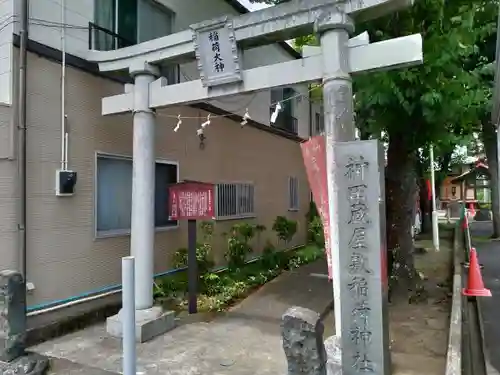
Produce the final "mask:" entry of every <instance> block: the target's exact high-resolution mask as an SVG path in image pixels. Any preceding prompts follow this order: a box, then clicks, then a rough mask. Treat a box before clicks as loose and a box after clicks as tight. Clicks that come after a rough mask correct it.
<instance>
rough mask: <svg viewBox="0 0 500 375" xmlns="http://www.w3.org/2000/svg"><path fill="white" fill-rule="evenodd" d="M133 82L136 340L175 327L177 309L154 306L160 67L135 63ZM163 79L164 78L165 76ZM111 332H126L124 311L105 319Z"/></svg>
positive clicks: (132, 236) (132, 241) (132, 239)
mask: <svg viewBox="0 0 500 375" xmlns="http://www.w3.org/2000/svg"><path fill="white" fill-rule="evenodd" d="M129 73H130V76H131V77H133V78H134V85H133V93H134V99H133V112H132V113H133V155H134V157H133V167H132V169H133V172H132V217H131V231H130V232H131V234H130V254H131V255H132V256H134V257H135V317H136V329H135V332H136V341H138V342H145V341H148V340H150V339H151V338H153V337H155V336H157V335H160V334H162V333H164V332H166V331H168V330H170V329H172V328H173V327H174V326H175V316H174V312H172V311H167V312H164V311H163V308H162V307H161V306H153V293H152V288H153V286H152V281H153V276H154V248H155V169H156V159H155V148H156V147H155V127H156V113H155V110H154V109H152V108H150V105H149V101H150V98H149V95H150V90H149V87H150V85H151V83H153V82H154V81H155V80H156V79H157V78H158V77H159V76H160V74H159V69H158V67H156V66H154V65H151V64H148V63H137V62H135V63H134V64H132V65H131V66H130V68H129ZM163 80H164V79H163ZM106 329H107V331H108V333H109V334H111V335H113V336H118V337H121V336H122V335H123V326H122V311H121V310H120V312H119V313H118V315H115V316H112V317H109V318H108V319H107V321H106Z"/></svg>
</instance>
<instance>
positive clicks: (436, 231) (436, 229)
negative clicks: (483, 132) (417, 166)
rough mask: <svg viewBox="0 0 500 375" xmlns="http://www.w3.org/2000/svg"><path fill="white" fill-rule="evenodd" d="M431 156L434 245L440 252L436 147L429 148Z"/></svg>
mask: <svg viewBox="0 0 500 375" xmlns="http://www.w3.org/2000/svg"><path fill="white" fill-rule="evenodd" d="M429 156H430V159H431V160H430V164H431V192H432V243H433V245H434V250H436V251H439V222H438V213H437V210H436V183H435V182H436V181H435V177H434V147H433V145H431V146H430V147H429Z"/></svg>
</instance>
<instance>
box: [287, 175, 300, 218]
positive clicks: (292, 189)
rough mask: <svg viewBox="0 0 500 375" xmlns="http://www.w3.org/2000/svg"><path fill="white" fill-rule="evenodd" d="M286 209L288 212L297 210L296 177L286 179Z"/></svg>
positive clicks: (297, 186) (297, 185)
mask: <svg viewBox="0 0 500 375" xmlns="http://www.w3.org/2000/svg"><path fill="white" fill-rule="evenodd" d="M288 209H289V210H290V211H298V209H299V179H298V178H297V177H289V178H288Z"/></svg>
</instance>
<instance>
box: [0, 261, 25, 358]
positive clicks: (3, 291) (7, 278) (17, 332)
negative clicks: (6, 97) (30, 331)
mask: <svg viewBox="0 0 500 375" xmlns="http://www.w3.org/2000/svg"><path fill="white" fill-rule="evenodd" d="M0 322H1V326H0V327H1V328H0V342H1V344H2V345H1V348H0V360H1V361H5V362H10V361H12V360H14V359H16V358H18V357H20V356H22V355H23V354H24V350H25V342H26V291H25V286H24V281H23V276H22V275H21V274H20V273H19V272H16V271H10V270H5V271H1V272H0Z"/></svg>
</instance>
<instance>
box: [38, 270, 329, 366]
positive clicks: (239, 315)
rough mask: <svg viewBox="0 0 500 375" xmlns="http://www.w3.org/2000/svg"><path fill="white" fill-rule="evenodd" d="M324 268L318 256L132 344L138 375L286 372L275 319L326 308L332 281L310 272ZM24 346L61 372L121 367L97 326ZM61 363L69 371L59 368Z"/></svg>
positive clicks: (114, 347)
mask: <svg viewBox="0 0 500 375" xmlns="http://www.w3.org/2000/svg"><path fill="white" fill-rule="evenodd" d="M326 271H327V268H326V262H325V261H324V260H320V261H317V262H315V263H312V264H309V265H306V266H303V267H300V268H298V269H295V270H293V271H290V272H286V273H284V274H283V275H281V276H280V277H278V278H276V279H274V280H273V281H272V282H270V283H268V284H266V285H264V286H263V287H262V288H260V289H259V290H258V291H256V292H255V293H253V294H252V295H251V296H249V297H248V298H246V299H245V300H244V301H242V302H241V303H240V304H239V305H237V306H235V307H234V308H232V309H231V311H229V312H227V313H222V314H220V315H216V316H215V317H214V316H212V317H211V319H210V321H198V322H193V323H189V324H181V325H180V326H179V327H177V328H175V329H174V330H173V331H170V332H168V333H167V334H165V335H163V336H160V337H157V338H155V339H153V340H151V341H149V342H146V343H143V344H141V345H138V347H137V356H138V358H137V365H138V366H137V367H138V368H137V374H142V375H154V374H170V375H181V374H182V375H185V374H191V375H198V374H200V375H207V374H211V375H226V374H232V375H234V374H238V375H254V374H260V375H276V374H285V373H286V369H287V366H286V360H285V356H284V353H283V349H282V344H281V334H280V322H281V316H282V314H283V313H284V312H285V311H286V310H287V309H288V308H289V307H291V306H294V305H298V306H302V307H307V308H310V309H312V310H315V311H317V312H319V313H322V312H324V311H325V310H328V308H329V307H330V306H331V303H332V299H333V291H332V286H331V284H330V283H329V282H328V280H327V279H326V278H322V277H315V276H311V274H325V273H326ZM332 316H333V313H332V314H328V315H327V316H326V322H325V331H326V332H325V334H326V335H331V334H333V332H334V327H333V325H334V323H333V318H332ZM31 350H33V351H35V352H38V353H41V354H45V355H48V356H50V357H53V358H59V359H61V360H60V361H59V362H58V365H59V366H62V368H63V370H61V371H59V372H57V371H55V372H53V374H54V375H56V374H57V375H59V374H61V375H62V374H64V375H67V374H75V375H77V374H85V375H105V374H109V375H112V374H117V373H119V372H120V371H121V362H122V358H121V342H120V340H118V339H115V338H112V337H109V336H108V335H107V334H106V328H105V325H104V324H99V325H96V326H93V327H90V328H88V329H85V330H82V331H79V332H76V333H73V334H70V335H67V336H64V337H61V338H58V339H55V340H51V341H48V342H45V343H43V344H40V345H37V346H35V347H34V348H31ZM64 366H67V368H68V369H71V371H66V370H64ZM56 370H57V368H56ZM84 370H86V371H84ZM78 371H80V372H78ZM103 371H109V373H107V372H103Z"/></svg>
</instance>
